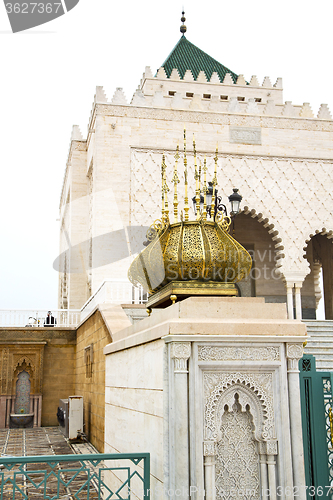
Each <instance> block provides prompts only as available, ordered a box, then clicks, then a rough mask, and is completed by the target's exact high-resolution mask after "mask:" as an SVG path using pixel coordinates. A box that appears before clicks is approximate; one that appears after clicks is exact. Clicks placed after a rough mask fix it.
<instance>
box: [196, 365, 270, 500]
mask: <svg viewBox="0 0 333 500" xmlns="http://www.w3.org/2000/svg"><path fill="white" fill-rule="evenodd" d="M204 381H205V388H206V394H207V397H206V405H205V430H204V438H205V443H204V450H205V456H206V457H207V456H213V457H214V461H215V466H214V467H215V472H214V485H215V486H214V487H215V490H216V498H217V499H220V500H222V499H225V498H229V497H230V495H231V496H233V495H234V496H235V490H237V489H238V490H242V491H239V492H238V494H236V497H244V498H245V497H246V498H247V499H248V500H257V499H258V500H259V498H260V486H261V484H262V483H263V482H264V484H266V483H267V465H264V466H262V465H261V464H262V456H265V457H266V455H276V454H277V441H276V437H275V423H274V412H273V376H272V373H258V374H257V373H251V374H250V373H234V374H228V373H216V372H215V373H211V372H205V374H204ZM264 460H265V461H266V459H264ZM263 476H265V477H264V478H263ZM244 485H246V488H247V489H248V490H249V491H248V494H246V492H243V488H244ZM274 487H275V485H274ZM232 492H233V493H232Z"/></svg>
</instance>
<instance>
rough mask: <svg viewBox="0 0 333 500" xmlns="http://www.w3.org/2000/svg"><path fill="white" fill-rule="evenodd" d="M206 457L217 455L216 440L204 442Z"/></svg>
mask: <svg viewBox="0 0 333 500" xmlns="http://www.w3.org/2000/svg"><path fill="white" fill-rule="evenodd" d="M203 449H204V452H203V454H204V457H215V443H214V441H204V442H203Z"/></svg>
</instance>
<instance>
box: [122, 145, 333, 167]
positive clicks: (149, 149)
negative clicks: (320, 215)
mask: <svg viewBox="0 0 333 500" xmlns="http://www.w3.org/2000/svg"><path fill="white" fill-rule="evenodd" d="M129 147H130V149H131V151H132V152H134V153H152V154H160V155H162V154H163V153H165V155H167V154H171V155H174V154H175V153H176V149H168V148H158V147H155V146H147V147H144V146H135V145H131V146H129ZM196 153H197V155H206V156H207V157H213V154H215V153H212V151H211V150H206V149H197V151H196ZM187 154H188V155H190V156H192V155H193V150H191V149H190V148H189V149H188V150H187ZM217 156H218V158H226V159H229V158H230V159H234V158H237V159H242V160H259V161H260V160H269V161H275V160H276V161H278V160H283V161H295V160H296V161H303V162H308V163H317V162H318V161H320V162H321V163H325V164H326V163H327V164H331V163H332V162H333V157H332V158H319V157H312V158H309V157H308V156H300V155H298V156H284V155H263V154H261V155H258V154H254V153H253V154H242V153H237V152H236V151H235V152H233V151H228V153H223V152H218V153H217Z"/></svg>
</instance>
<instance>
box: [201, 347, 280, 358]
mask: <svg viewBox="0 0 333 500" xmlns="http://www.w3.org/2000/svg"><path fill="white" fill-rule="evenodd" d="M252 359H258V360H261V361H279V360H280V349H279V347H273V346H267V347H252V346H244V347H232V346H230V347H220V346H206V345H203V346H200V345H199V346H198V360H199V361H222V360H230V361H237V360H242V361H243V360H252Z"/></svg>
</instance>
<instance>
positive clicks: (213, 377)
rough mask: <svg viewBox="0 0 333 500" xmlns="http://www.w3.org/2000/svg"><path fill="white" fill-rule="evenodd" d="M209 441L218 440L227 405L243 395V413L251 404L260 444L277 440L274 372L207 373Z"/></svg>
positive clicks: (206, 433)
mask: <svg viewBox="0 0 333 500" xmlns="http://www.w3.org/2000/svg"><path fill="white" fill-rule="evenodd" d="M204 387H205V400H206V403H205V439H206V440H214V441H217V440H218V439H219V437H220V430H219V421H220V417H221V413H223V411H224V406H225V405H226V404H228V405H229V406H230V405H231V406H232V404H231V402H232V401H233V400H234V397H235V394H236V393H237V394H238V396H239V404H240V405H241V408H242V409H243V410H245V409H246V407H247V405H249V407H250V409H251V414H252V415H253V420H254V426H255V437H256V439H257V440H258V441H261V440H267V439H274V438H275V424H274V412H273V376H272V373H223V372H213V373H212V372H204Z"/></svg>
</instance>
